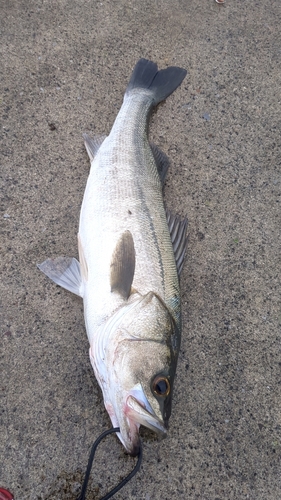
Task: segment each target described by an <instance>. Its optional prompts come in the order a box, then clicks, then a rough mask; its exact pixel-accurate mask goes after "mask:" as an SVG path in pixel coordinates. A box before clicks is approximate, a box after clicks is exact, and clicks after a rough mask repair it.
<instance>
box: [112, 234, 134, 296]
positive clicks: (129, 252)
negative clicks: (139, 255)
mask: <svg viewBox="0 0 281 500" xmlns="http://www.w3.org/2000/svg"><path fill="white" fill-rule="evenodd" d="M134 273H135V246H134V240H133V236H132V234H131V233H130V231H125V232H124V233H123V234H122V235H121V237H120V238H119V240H118V242H117V245H116V247H115V250H114V252H113V255H112V260H111V264H110V286H111V291H112V292H118V293H119V294H120V295H122V297H124V298H125V299H128V297H129V295H130V292H131V286H132V283H133V279H134Z"/></svg>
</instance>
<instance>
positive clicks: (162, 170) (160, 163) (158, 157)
mask: <svg viewBox="0 0 281 500" xmlns="http://www.w3.org/2000/svg"><path fill="white" fill-rule="evenodd" d="M149 144H150V147H151V151H152V154H153V156H154V160H155V163H156V167H157V170H158V174H159V177H160V180H161V183H162V186H163V184H164V182H165V179H166V175H167V172H168V168H169V165H170V163H169V159H168V156H167V155H165V153H163V151H161V149H160V148H158V146H156V144H153V143H152V142H150V143H149Z"/></svg>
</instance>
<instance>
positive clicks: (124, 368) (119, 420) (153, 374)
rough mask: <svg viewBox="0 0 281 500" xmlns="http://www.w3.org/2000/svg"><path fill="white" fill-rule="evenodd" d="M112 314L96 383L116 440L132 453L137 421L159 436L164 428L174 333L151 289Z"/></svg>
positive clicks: (176, 339)
mask: <svg viewBox="0 0 281 500" xmlns="http://www.w3.org/2000/svg"><path fill="white" fill-rule="evenodd" d="M118 314H119V316H120V321H118V320H116V318H115V321H113V322H112V321H111V325H112V323H113V324H114V326H115V328H114V335H113V334H112V335H111V339H112V341H111V342H108V343H107V345H106V346H104V351H103V352H104V353H105V362H106V366H107V373H106V377H105V376H104V377H103V378H101V377H100V378H99V382H100V385H101V387H102V390H103V395H104V402H105V406H106V409H107V411H108V413H109V416H110V417H111V420H112V424H113V426H114V427H120V433H119V435H118V437H119V439H120V440H121V442H122V443H123V445H124V446H125V448H126V450H127V451H128V452H129V453H130V454H131V455H137V454H138V451H139V444H140V441H139V427H140V425H143V426H145V427H147V428H149V429H151V430H153V431H155V432H157V433H158V434H160V435H162V436H163V437H164V436H165V434H166V432H167V427H168V421H169V417H170V415H171V402H172V391H173V381H174V375H175V370H176V363H177V356H178V350H179V342H180V336H179V331H178V329H177V327H176V324H175V321H174V319H173V317H172V315H171V313H170V311H169V310H168V308H167V307H166V305H165V303H164V302H163V301H162V299H160V298H159V297H158V296H157V295H156V294H154V293H152V292H150V293H148V294H147V295H145V296H142V297H140V298H138V300H136V302H135V303H133V304H131V305H129V306H128V309H127V311H123V314H122V315H121V314H120V311H119V313H118ZM111 330H112V326H111Z"/></svg>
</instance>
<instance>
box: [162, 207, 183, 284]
mask: <svg viewBox="0 0 281 500" xmlns="http://www.w3.org/2000/svg"><path fill="white" fill-rule="evenodd" d="M166 216H167V222H168V226H169V230H170V235H171V240H172V245H173V249H174V255H175V260H176V265H177V270H178V275H179V276H180V273H181V271H182V268H183V262H184V257H185V252H186V245H187V240H188V237H187V234H186V230H187V224H188V220H187V219H186V218H184V219H181V217H180V216H179V215H173V214H171V212H169V210H166Z"/></svg>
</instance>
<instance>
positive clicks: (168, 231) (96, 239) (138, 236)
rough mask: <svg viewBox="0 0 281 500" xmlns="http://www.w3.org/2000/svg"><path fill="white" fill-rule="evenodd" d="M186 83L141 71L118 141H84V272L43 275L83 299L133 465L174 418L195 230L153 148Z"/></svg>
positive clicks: (53, 265)
mask: <svg viewBox="0 0 281 500" xmlns="http://www.w3.org/2000/svg"><path fill="white" fill-rule="evenodd" d="M185 75H186V71H185V70H184V69H181V68H178V67H169V68H167V69H164V70H161V71H158V68H157V65H156V64H155V63H153V62H151V61H148V60H146V59H140V60H139V61H138V63H137V64H136V66H135V69H134V71H133V73H132V76H131V79H130V82H129V84H128V86H127V89H126V92H125V96H124V101H123V105H122V107H121V109H120V111H119V113H118V115H117V118H116V120H115V122H114V125H113V127H112V129H111V132H110V134H109V136H108V137H102V138H101V137H100V138H94V139H92V138H90V137H89V136H87V135H86V134H84V140H85V145H86V149H87V152H88V154H89V157H90V160H91V170H90V175H89V178H88V182H87V186H86V190H85V194H84V199H83V203H82V208H81V214H80V225H79V233H78V250H79V261H80V263H79V262H78V261H77V260H76V259H74V258H65V257H59V258H57V259H54V260H53V259H47V260H46V261H45V262H43V263H42V264H40V265H39V266H38V267H39V269H41V271H43V272H44V273H45V274H46V275H47V276H49V277H50V278H51V279H52V280H53V281H54V282H55V283H57V284H59V285H60V286H62V287H64V288H66V289H67V290H70V291H71V292H73V293H76V294H77V295H80V296H81V297H83V301H84V315H85V323H86V330H87V335H88V339H89V344H90V350H89V352H90V360H91V364H92V366H93V369H94V373H95V376H96V379H97V381H98V383H99V385H100V387H101V390H102V392H103V398H104V404H105V407H106V410H107V412H108V414H109V416H110V418H111V421H112V424H113V426H114V427H120V433H119V434H118V437H119V439H120V440H121V442H122V443H123V445H124V446H125V448H126V450H127V451H128V452H129V453H130V454H131V455H136V454H137V453H138V450H139V427H140V425H144V426H146V427H148V428H150V429H152V430H153V431H156V432H157V433H159V434H160V435H165V433H166V429H167V425H168V420H169V417H170V414H171V401H172V390H173V381H174V375H175V370H176V364H177V358H178V353H179V348H180V336H181V308H180V289H179V279H178V276H179V273H180V271H181V268H182V265H183V260H184V255H185V247H186V226H187V220H186V219H184V220H181V219H180V218H179V217H175V216H173V215H172V214H170V213H168V212H166V210H165V208H164V203H163V196H162V186H163V182H164V178H165V174H166V172H167V166H168V162H167V158H166V156H165V155H164V154H163V153H162V152H161V151H160V150H159V149H158V148H156V147H155V146H151V145H150V143H149V142H148V121H149V115H150V112H151V110H152V108H153V107H154V106H156V105H157V104H158V103H159V102H160V101H162V100H164V99H166V97H168V96H169V95H170V94H171V93H172V92H173V91H174V90H175V89H176V88H177V87H178V86H179V85H180V84H181V82H182V80H183V79H184V77H185Z"/></svg>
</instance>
